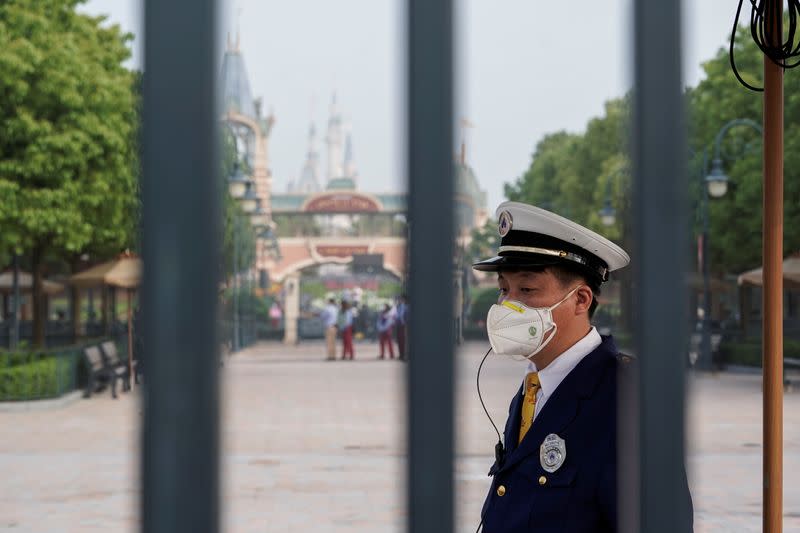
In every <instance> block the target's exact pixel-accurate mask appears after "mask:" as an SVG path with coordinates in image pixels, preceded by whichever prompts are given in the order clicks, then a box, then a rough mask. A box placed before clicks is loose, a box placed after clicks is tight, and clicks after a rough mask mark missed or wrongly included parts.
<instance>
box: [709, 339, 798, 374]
mask: <svg viewBox="0 0 800 533" xmlns="http://www.w3.org/2000/svg"><path fill="white" fill-rule="evenodd" d="M719 356H720V360H721V362H722V363H723V364H726V365H742V366H754V367H761V364H762V354H761V340H760V339H745V340H735V339H731V340H726V341H723V342H722V343H721V344H720V347H719ZM783 356H784V357H789V358H794V359H800V341H796V340H793V339H784V340H783Z"/></svg>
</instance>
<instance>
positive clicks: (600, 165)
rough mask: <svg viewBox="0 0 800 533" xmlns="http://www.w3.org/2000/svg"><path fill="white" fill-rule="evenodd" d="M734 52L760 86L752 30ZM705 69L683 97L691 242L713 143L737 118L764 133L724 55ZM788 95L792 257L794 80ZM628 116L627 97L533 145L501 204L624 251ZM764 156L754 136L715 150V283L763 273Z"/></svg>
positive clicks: (758, 103)
mask: <svg viewBox="0 0 800 533" xmlns="http://www.w3.org/2000/svg"><path fill="white" fill-rule="evenodd" d="M736 43H737V44H736V60H737V65H738V67H739V69H740V71H741V72H742V74H743V76H744V78H745V79H746V80H748V81H750V82H752V83H755V84H760V83H761V71H762V68H763V67H762V64H763V60H762V56H761V53H760V51H759V50H758V49H757V48H756V46H755V45H754V44H753V42H752V39H751V37H750V35H749V30H748V29H746V28H744V27H743V28H741V29H740V30H739V32H738V35H737V40H736ZM703 68H704V70H705V74H706V76H705V78H704V79H703V80H702V81H701V82H700V83H699V84H698V85H697V86H696V87H691V88H687V89H686V92H685V102H686V106H687V116H688V119H689V131H688V141H689V153H688V154H687V169H688V172H689V174H688V176H689V183H688V194H689V202H690V207H691V208H692V209H691V211H690V213H689V215H688V216H689V217H690V220H688V224H689V227H690V228H691V229H692V231H693V235H695V234H697V233H698V232H699V231H701V228H702V226H701V220H702V217H701V213H702V212H701V207H702V197H701V194H702V187H703V186H704V184H703V179H704V178H705V176H706V175H707V172H708V170H709V168H710V162H711V159H712V158H713V149H714V139H715V137H716V136H717V133H718V132H719V131H720V129H721V128H722V127H723V126H724V125H725V124H726V123H728V122H729V121H731V120H733V119H737V118H748V119H751V120H754V121H755V122H757V123H761V108H762V95H761V94H760V93H758V94H757V93H753V92H751V91H749V90H747V89H745V88H744V87H742V86H741V85H740V84H739V83H738V82H737V81H736V79H735V77H734V76H733V73H732V72H731V69H730V65H729V62H728V54H727V48H720V49H719V50H718V52H717V54H716V55H715V56H714V57H713V58H712V59H711V60H709V61H708V62H706V63H705V64H704V65H703ZM795 88H797V89H798V91H795V90H794V89H795ZM785 94H786V99H785V120H784V123H785V145H784V153H785V156H784V182H785V186H784V213H785V219H786V221H787V223H786V225H785V227H784V248H785V250H786V252H787V254H788V253H790V252H792V251H797V250H798V249H800V225H798V224H793V223H792V221H796V220H800V218H798V217H799V216H800V96H798V95H800V73H796V72H793V71H787V73H786V76H785ZM630 109H631V105H630V95H626V96H625V97H622V98H617V99H614V100H611V101H609V102H607V103H606V106H605V112H604V114H603V115H602V116H600V117H597V118H593V119H592V120H590V121H589V123H588V124H587V127H586V130H585V131H584V132H582V133H569V132H565V131H560V132H555V133H551V134H549V135H546V136H545V137H544V138H543V139H542V140H541V141H540V142H539V143H538V144H537V145H536V148H535V150H534V152H533V155H532V158H531V164H530V166H529V167H528V169H527V170H526V171H525V173H524V174H523V175H522V176H520V177H519V178H518V179H517V180H516V181H514V182H513V183H511V184H506V187H505V193H506V196H507V197H508V198H509V199H511V200H517V201H523V202H528V203H532V204H535V205H539V206H541V207H544V208H546V209H550V210H552V211H554V212H557V213H559V214H562V215H564V216H567V217H569V218H571V219H573V220H575V221H576V222H578V223H580V224H583V225H586V226H587V227H590V228H592V229H594V230H596V231H598V232H600V233H602V234H604V235H606V236H608V237H609V238H611V239H613V240H616V241H618V242H619V241H621V242H623V243H625V242H626V241H627V239H628V238H629V236H630V235H629V234H630V222H629V221H630V217H629V213H630V160H629V159H630V158H629V150H628V143H629V138H630V135H631V128H630V124H631V122H630ZM761 153H762V151H761V141H760V137H759V134H758V132H757V131H754V130H753V129H752V128H748V127H744V126H739V127H734V128H731V129H730V130H729V131H728V133H727V134H726V135H725V136H724V138H723V141H722V143H721V155H722V161H723V165H724V169H725V172H726V174H727V175H728V176H729V178H730V179H731V187H730V189H729V191H728V193H727V194H726V195H725V196H724V197H722V198H720V199H712V200H710V202H709V212H710V238H709V244H710V261H711V263H710V264H711V268H712V270H713V271H714V273H715V274H717V275H721V274H726V273H733V274H735V273H740V272H742V271H744V270H747V269H750V268H753V267H756V266H759V265H760V264H761V240H762V237H761V222H762V210H761V203H762V200H761V194H762V167H761ZM704 154H705V155H706V157H707V161H708V164H707V166H706V167H705V168H703V161H704ZM606 198H608V199H609V200H610V201H611V204H612V206H613V207H614V208H615V210H616V213H617V217H616V223H615V224H614V225H613V226H612V227H609V228H606V227H604V226H603V225H602V224H601V220H600V217H599V214H598V213H599V210H600V208H602V207H603V205H604V202H605V200H606ZM691 241H692V242H693V241H694V239H693V238H692V239H691Z"/></svg>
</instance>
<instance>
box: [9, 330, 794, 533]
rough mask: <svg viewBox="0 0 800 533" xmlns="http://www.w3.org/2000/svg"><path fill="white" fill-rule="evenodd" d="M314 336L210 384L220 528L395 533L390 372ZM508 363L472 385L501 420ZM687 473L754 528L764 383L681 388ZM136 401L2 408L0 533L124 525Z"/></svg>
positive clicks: (496, 363)
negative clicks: (218, 436)
mask: <svg viewBox="0 0 800 533" xmlns="http://www.w3.org/2000/svg"><path fill="white" fill-rule="evenodd" d="M485 349H486V347H485V346H484V345H483V344H467V345H465V346H464V347H463V349H462V350H461V351H460V352H459V355H458V358H457V403H456V405H457V410H458V411H457V416H456V423H457V454H458V455H457V460H456V484H455V486H456V496H455V497H456V502H457V519H458V528H457V531H459V532H472V531H475V528H476V527H477V525H478V521H479V516H478V515H479V511H480V507H481V503H482V501H483V497H484V494H485V492H486V490H487V487H488V485H489V478H488V477H487V476H486V472H487V470H488V467H489V466H490V464H491V463H492V461H493V459H492V457H493V447H494V443H495V441H496V436H495V434H494V431H493V430H492V428H491V426H490V424H489V422H488V420H487V419H486V417H485V415H484V414H483V411H482V410H481V407H480V403H479V402H478V399H477V396H476V394H475V371H476V370H477V366H478V362H479V360H480V357H481V356H482V355H483V353H485ZM323 352H324V347H323V345H322V344H321V343H306V344H302V345H300V346H299V347H296V348H286V347H284V346H282V345H280V344H259V345H256V346H254V347H251V348H249V349H247V350H245V351H243V352H240V353H238V354H236V355H235V356H233V357H232V358H230V359H228V360H227V361H226V363H225V366H224V367H223V368H222V380H223V400H224V405H223V413H224V419H223V448H224V457H223V479H224V487H223V513H224V526H225V528H224V530H225V531H227V532H235V533H251V532H252V533H261V532H267V531H269V532H273V531H292V532H293V531H314V532H342V533H344V532H348V533H353V532H359V533H360V532H363V533H374V532H381V531H387V532H398V533H399V532H401V531H404V526H403V521H404V518H405V505H404V482H403V480H404V476H405V456H406V454H405V450H404V446H405V442H404V439H405V435H404V427H405V422H404V420H405V412H404V406H405V403H404V383H403V378H404V373H403V369H404V368H405V367H404V366H403V364H402V363H399V362H396V361H394V362H393V361H376V360H375V355H376V354H377V346H376V345H374V344H357V345H356V360H355V361H353V362H339V361H337V362H325V361H322V360H321V359H322V354H323ZM521 372H523V368H522V367H521V366H520V363H515V362H513V361H508V360H503V359H500V358H498V357H497V356H490V359H489V361H488V362H487V364H486V365H485V367H484V373H483V377H482V382H481V383H482V391H483V395H484V398H485V400H486V402H487V405H488V407H489V409H490V412H491V413H492V415H493V417H494V418H495V420H496V422H497V423H498V424H499V425H501V427H502V424H503V423H504V422H505V416H506V413H507V409H508V401H509V399H510V395H511V394H513V392H514V391H515V390H516V388H517V386H518V385H519V382H520V379H521V377H522V375H521ZM690 389H691V394H690V397H689V443H688V444H689V463H688V466H689V475H690V483H691V486H692V492H693V496H694V502H695V511H696V514H695V523H696V528H695V530H696V531H698V532H725V533H731V532H739V531H742V532H744V531H760V528H761V519H760V511H761V503H760V502H761V488H760V487H761V396H760V395H761V389H760V379H759V377H758V376H755V375H742V374H722V375H718V376H704V377H700V378H695V379H692V381H691V382H690ZM784 420H785V429H784V432H785V448H784V450H785V459H784V472H785V483H784V485H785V508H784V510H785V518H784V531H787V532H788V531H800V480H798V479H797V476H800V392H793V393H788V394H787V396H786V399H785V417H784ZM139 425H140V409H139V405H138V396H137V394H136V393H134V394H123V395H122V396H121V398H120V399H119V400H116V401H115V400H112V399H111V398H110V397H109V395H108V393H107V392H105V393H103V394H102V395H100V396H96V397H93V398H91V399H90V400H83V399H77V400H75V401H72V402H71V403H68V404H66V405H61V406H49V407H47V408H36V409H34V410H31V411H27V412H3V411H0V427H2V439H0V471H2V473H3V474H2V482H0V531H3V532H6V531H7V532H14V533H22V532H25V533H51V532H76V533H77V532H81V533H84V532H85V533H89V532H100V531H102V532H104V533H107V532H109V531H112V532H134V531H137V527H138V519H137V509H138V492H137V491H138V455H137V453H138V445H139V438H138V429H139Z"/></svg>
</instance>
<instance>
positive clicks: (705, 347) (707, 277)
mask: <svg viewBox="0 0 800 533" xmlns="http://www.w3.org/2000/svg"><path fill="white" fill-rule="evenodd" d="M706 176H708V149H707V148H706V149H703V170H702V174H701V176H700V188H701V189H703V191H702V194H703V196H702V206H701V210H702V214H703V232H702V234H701V235H702V243H701V254H702V256H703V263H702V267H703V321H702V328H703V330H702V332H701V335H702V336H701V339H700V358H699V360H698V361H697V369H698V370H710V369H711V268H710V267H709V263H710V261H709V257H708V252H709V249H710V248H711V247H710V246H709V245H708V239H709V235H710V232H709V213H708V209H709V206H708V187H707V186H706Z"/></svg>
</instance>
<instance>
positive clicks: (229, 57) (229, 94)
mask: <svg viewBox="0 0 800 533" xmlns="http://www.w3.org/2000/svg"><path fill="white" fill-rule="evenodd" d="M222 109H223V111H225V112H227V111H236V112H237V113H240V114H242V115H244V116H246V117H250V118H252V119H254V120H257V119H258V117H257V116H256V107H255V104H254V102H253V93H252V91H251V90H250V78H248V77H247V69H246V68H245V66H244V57H243V56H242V53H241V52H240V51H239V49H238V47H236V48H231V47H229V48H228V49H227V50H226V51H225V55H224V56H223V58H222Z"/></svg>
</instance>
